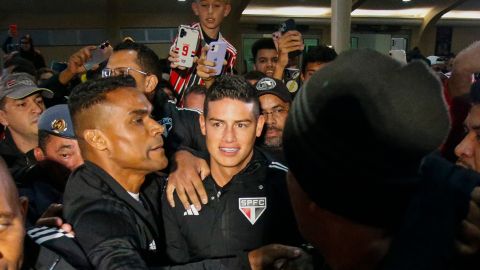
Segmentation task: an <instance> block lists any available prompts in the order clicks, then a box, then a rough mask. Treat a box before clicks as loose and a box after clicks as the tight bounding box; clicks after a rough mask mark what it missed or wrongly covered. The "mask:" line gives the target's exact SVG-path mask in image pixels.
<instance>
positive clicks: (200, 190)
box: [192, 178, 208, 210]
mask: <svg viewBox="0 0 480 270" xmlns="http://www.w3.org/2000/svg"><path fill="white" fill-rule="evenodd" d="M196 180H198V181H195V182H192V184H193V187H194V188H195V191H196V194H198V196H199V197H200V200H201V201H202V203H203V204H207V203H208V195H207V192H206V191H205V187H204V186H203V182H202V180H201V179H200V178H197V179H196ZM193 204H194V205H195V208H197V209H198V210H200V208H201V207H202V206H201V205H200V204H198V206H199V207H200V208H198V207H197V204H195V203H193Z"/></svg>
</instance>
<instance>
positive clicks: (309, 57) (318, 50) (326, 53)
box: [302, 45, 337, 73]
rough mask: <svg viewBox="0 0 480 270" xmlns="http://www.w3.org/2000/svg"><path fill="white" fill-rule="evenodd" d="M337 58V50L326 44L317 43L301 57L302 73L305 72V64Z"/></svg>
mask: <svg viewBox="0 0 480 270" xmlns="http://www.w3.org/2000/svg"><path fill="white" fill-rule="evenodd" d="M335 58H337V52H336V51H335V50H334V49H333V48H330V47H328V46H326V45H318V46H315V47H313V48H310V49H309V50H308V52H307V54H306V55H305V58H304V59H303V65H302V73H305V69H306V68H307V64H309V63H315V62H321V63H328V62H331V61H333V60H335Z"/></svg>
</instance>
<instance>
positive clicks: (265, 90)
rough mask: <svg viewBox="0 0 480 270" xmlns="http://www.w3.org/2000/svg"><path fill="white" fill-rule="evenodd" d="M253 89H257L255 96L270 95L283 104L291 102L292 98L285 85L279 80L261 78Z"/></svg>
mask: <svg viewBox="0 0 480 270" xmlns="http://www.w3.org/2000/svg"><path fill="white" fill-rule="evenodd" d="M255 89H257V95H258V96H259V97H260V96H262V95H265V94H272V95H275V96H277V97H278V98H280V99H281V100H283V101H285V102H288V103H290V102H292V96H291V94H290V92H289V91H288V89H287V87H286V86H285V84H284V83H283V82H282V81H280V80H277V79H273V78H270V77H264V78H261V79H260V80H259V81H258V82H257V84H255Z"/></svg>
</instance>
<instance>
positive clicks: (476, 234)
mask: <svg viewBox="0 0 480 270" xmlns="http://www.w3.org/2000/svg"><path fill="white" fill-rule="evenodd" d="M459 238H460V239H458V240H456V243H455V245H456V248H457V250H458V252H459V253H460V254H461V255H472V254H475V253H477V252H479V250H480V228H479V227H478V226H476V225H475V224H473V223H471V222H468V221H466V220H463V221H462V224H461V232H460V236H459Z"/></svg>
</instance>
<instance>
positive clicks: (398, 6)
mask: <svg viewBox="0 0 480 270" xmlns="http://www.w3.org/2000/svg"><path fill="white" fill-rule="evenodd" d="M188 1H191V0H188ZM188 1H187V2H181V1H178V0H135V1H130V0H76V1H64V0H47V1H45V0H13V1H12V0H0V16H2V14H8V13H40V12H41V13H59V12H62V13H67V14H68V13H75V12H92V13H95V12H105V11H108V10H109V9H116V10H118V11H120V12H136V13H141V12H145V13H152V12H154V13H158V14H159V15H161V14H162V13H172V12H176V13H177V12H178V13H182V12H188V13H190V12H191V11H190V7H189V3H188ZM232 1H239V0H232ZM357 1H358V0H357ZM359 1H360V2H362V4H361V5H360V7H359V8H358V10H356V11H354V13H353V14H352V15H353V17H355V16H357V17H369V16H373V17H374V16H380V17H381V12H380V13H379V11H390V13H388V12H386V13H384V14H387V15H386V16H384V17H389V18H390V17H393V18H395V17H402V16H405V15H401V14H402V12H400V13H398V11H405V10H407V11H410V13H411V14H410V13H408V12H407V13H408V14H410V15H407V17H409V16H410V17H414V18H418V17H421V16H423V15H425V12H428V10H430V9H431V8H433V7H435V6H437V5H440V4H442V3H444V2H452V0H411V1H410V2H403V1H402V0H359ZM354 2H355V0H354ZM330 5H331V1H329V0H251V1H250V3H249V4H248V6H247V9H246V10H245V11H244V16H247V17H248V16H251V15H247V14H248V13H249V12H252V10H255V9H259V8H263V9H264V10H263V13H261V14H260V15H261V16H258V18H256V19H258V20H259V21H261V20H262V19H268V18H271V17H275V16H277V17H289V16H291V17H309V16H308V15H307V13H312V11H313V13H312V14H313V15H311V16H310V17H322V16H323V17H329V16H330ZM305 7H308V9H298V8H305ZM274 8H284V9H280V11H283V12H284V13H285V12H286V14H277V15H275V12H272V11H273V9H274ZM315 11H318V12H320V13H318V12H317V13H315ZM392 11H397V13H391V12H392ZM459 11H468V12H470V13H468V12H467V13H462V14H464V15H465V14H467V15H468V16H470V18H469V19H476V20H480V0H466V1H465V2H464V3H463V4H461V5H460V6H458V7H456V8H455V9H454V12H453V13H455V12H457V13H459V14H460V12H459ZM292 12H293V14H291V13H292ZM472 12H476V13H472ZM280 13H281V12H280ZM451 13H452V12H451ZM451 13H450V14H451ZM375 14H377V15H375ZM395 14H400V15H395ZM412 14H413V15H412ZM467 15H465V16H467Z"/></svg>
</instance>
